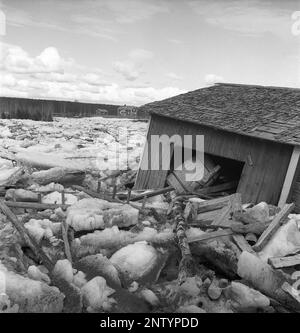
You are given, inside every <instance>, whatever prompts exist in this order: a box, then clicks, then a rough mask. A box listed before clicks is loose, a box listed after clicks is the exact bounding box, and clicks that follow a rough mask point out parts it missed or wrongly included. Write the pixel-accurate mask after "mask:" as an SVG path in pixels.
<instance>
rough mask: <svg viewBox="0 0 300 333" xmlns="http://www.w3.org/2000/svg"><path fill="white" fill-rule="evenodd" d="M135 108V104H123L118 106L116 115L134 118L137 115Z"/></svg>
mask: <svg viewBox="0 0 300 333" xmlns="http://www.w3.org/2000/svg"><path fill="white" fill-rule="evenodd" d="M137 110H138V108H137V107H136V106H130V105H124V106H119V107H118V115H119V116H121V117H125V118H126V117H130V118H136V117H137Z"/></svg>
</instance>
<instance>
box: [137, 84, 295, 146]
mask: <svg viewBox="0 0 300 333" xmlns="http://www.w3.org/2000/svg"><path fill="white" fill-rule="evenodd" d="M140 109H141V111H142V112H149V113H150V114H151V113H153V114H158V115H162V116H165V117H170V118H174V119H179V120H183V121H188V122H193V123H197V124H202V125H207V126H210V127H214V128H217V129H222V130H226V131H230V132H235V133H239V134H243V135H248V136H253V137H259V138H263V139H268V140H272V141H277V142H281V143H288V144H293V145H300V89H294V88H279V87H265V86H253V85H241V84H224V83H218V84H215V85H214V86H211V87H208V88H202V89H198V90H195V91H191V92H188V93H186V94H181V95H178V96H175V97H171V98H168V99H165V100H163V101H158V102H153V103H149V104H145V105H143V106H141V107H140Z"/></svg>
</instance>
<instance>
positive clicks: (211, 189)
mask: <svg viewBox="0 0 300 333" xmlns="http://www.w3.org/2000/svg"><path fill="white" fill-rule="evenodd" d="M238 184H239V181H238V180H234V181H231V182H227V183H223V184H219V185H214V186H208V187H203V188H202V189H199V190H197V191H196V193H198V194H213V193H218V192H224V191H228V190H232V189H234V188H236V187H237V186H238Z"/></svg>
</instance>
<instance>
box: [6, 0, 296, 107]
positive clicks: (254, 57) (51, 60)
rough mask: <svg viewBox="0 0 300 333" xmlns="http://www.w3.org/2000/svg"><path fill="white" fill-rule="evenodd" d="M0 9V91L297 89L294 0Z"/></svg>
mask: <svg viewBox="0 0 300 333" xmlns="http://www.w3.org/2000/svg"><path fill="white" fill-rule="evenodd" d="M0 8H1V12H0V26H1V27H0V38H1V45H0V94H1V95H2V96H25V97H36V98H56V99H65V100H79V101H93V102H99V103H102V102H104V103H113V104H123V103H126V104H132V105H141V104H144V103H147V102H150V101H154V100H159V99H163V98H166V97H169V96H173V95H176V94H179V93H181V92H185V91H189V90H193V89H198V88H200V87H204V86H207V85H210V84H213V83H214V82H220V81H224V82H235V83H251V84H262V85H277V86H292V87H300V66H299V64H300V34H297V33H294V34H293V33H292V26H293V24H297V20H300V14H299V16H297V13H294V12H295V11H300V1H296V0H294V1H279V0H278V1H276V0H272V1H271V0H269V1H264V0H260V1H255V0H253V1H250V0H249V1H242V0H239V1H236V0H226V1H225V0H223V1H221V0H217V1H211V0H181V1H179V0H159V1H158V0H157V1H156V0H145V1H143V0H63V1H62V0H0ZM293 13H294V14H293ZM292 15H294V16H292ZM4 20H5V22H6V25H5V27H4V24H3V22H4ZM299 29H300V28H299Z"/></svg>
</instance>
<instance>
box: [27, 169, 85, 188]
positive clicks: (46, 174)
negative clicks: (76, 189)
mask: <svg viewBox="0 0 300 333" xmlns="http://www.w3.org/2000/svg"><path fill="white" fill-rule="evenodd" d="M84 175H85V174H84V172H83V171H78V170H69V169H65V168H60V167H55V168H51V169H48V170H43V171H37V172H33V173H32V174H31V175H30V179H31V180H33V181H34V182H35V183H38V184H39V185H47V184H50V183H60V184H81V183H82V181H83V179H84Z"/></svg>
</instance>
